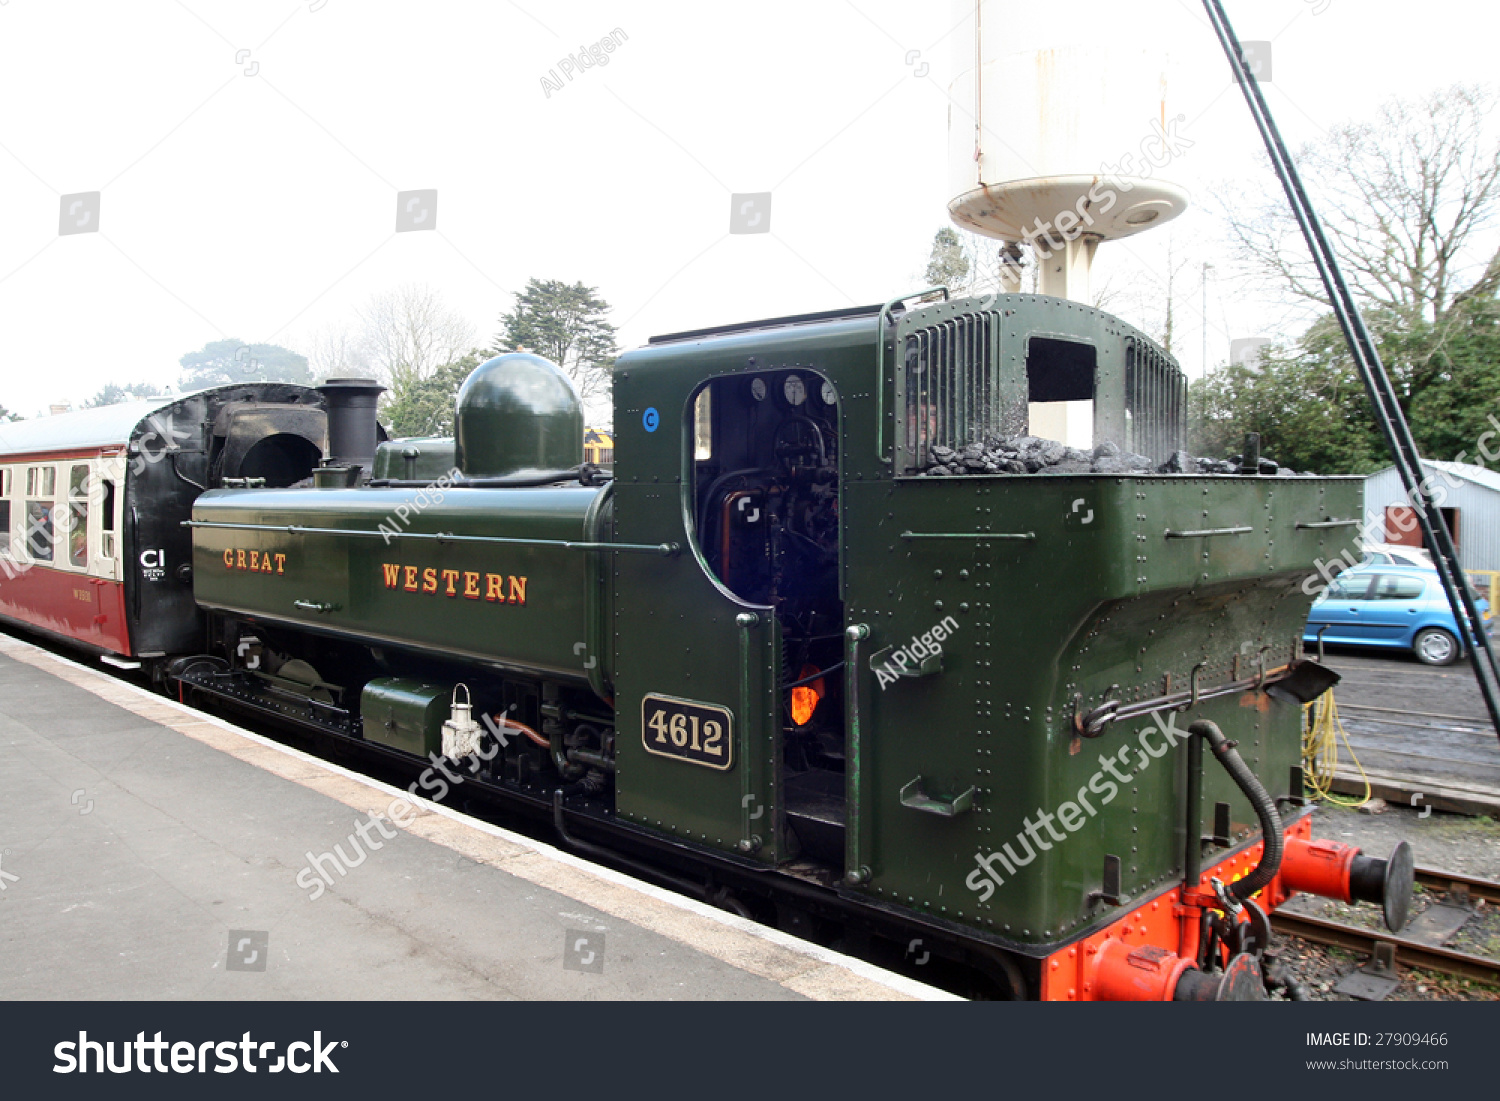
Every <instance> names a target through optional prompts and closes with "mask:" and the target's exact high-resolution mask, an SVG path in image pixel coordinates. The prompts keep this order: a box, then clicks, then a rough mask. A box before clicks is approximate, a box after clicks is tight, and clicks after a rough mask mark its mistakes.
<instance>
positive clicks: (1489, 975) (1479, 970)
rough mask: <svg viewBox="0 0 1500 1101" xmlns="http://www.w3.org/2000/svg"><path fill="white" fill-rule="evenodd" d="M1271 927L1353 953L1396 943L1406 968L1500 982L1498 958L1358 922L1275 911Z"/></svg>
mask: <svg viewBox="0 0 1500 1101" xmlns="http://www.w3.org/2000/svg"><path fill="white" fill-rule="evenodd" d="M1271 927H1272V928H1273V929H1275V930H1276V931H1277V932H1278V933H1286V934H1287V935H1289V936H1294V937H1301V938H1302V939H1303V940H1310V941H1314V942H1316V943H1318V944H1328V945H1332V946H1333V947H1335V948H1347V949H1349V950H1351V951H1354V952H1365V953H1371V954H1373V953H1374V951H1375V945H1376V944H1378V943H1380V942H1382V941H1384V942H1385V943H1387V944H1391V945H1394V946H1395V949H1396V960H1397V962H1398V963H1404V964H1406V966H1408V967H1420V968H1422V969H1423V970H1424V971H1438V972H1441V973H1442V974H1444V975H1458V976H1460V977H1461V978H1465V979H1478V980H1479V981H1480V982H1487V983H1495V984H1500V960H1492V959H1490V958H1489V957H1488V956H1474V955H1470V954H1469V953H1468V952H1456V951H1454V950H1453V949H1452V948H1440V947H1438V946H1437V945H1432V944H1423V943H1422V942H1421V941H1415V940H1408V939H1407V938H1405V937H1398V936H1395V935H1393V934H1391V933H1389V932H1386V931H1384V930H1381V929H1362V928H1360V927H1359V926H1357V925H1345V924H1344V923H1343V922H1340V921H1329V920H1328V919H1327V918H1320V917H1313V916H1312V915H1310V914H1294V913H1291V912H1289V911H1287V910H1277V911H1276V913H1275V914H1274V915H1272V917H1271Z"/></svg>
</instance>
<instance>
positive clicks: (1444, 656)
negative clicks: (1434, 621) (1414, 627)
mask: <svg viewBox="0 0 1500 1101" xmlns="http://www.w3.org/2000/svg"><path fill="white" fill-rule="evenodd" d="M1411 648H1412V650H1413V651H1414V652H1415V653H1416V655H1417V659H1418V660H1419V661H1425V662H1426V663H1427V664H1428V665H1451V664H1452V663H1453V660H1454V659H1455V658H1457V657H1458V639H1456V638H1454V637H1453V636H1452V635H1450V634H1449V633H1448V632H1447V631H1445V630H1443V629H1442V628H1441V627H1428V628H1427V629H1426V630H1424V631H1418V632H1417V637H1416V638H1415V639H1413V640H1412V644H1411Z"/></svg>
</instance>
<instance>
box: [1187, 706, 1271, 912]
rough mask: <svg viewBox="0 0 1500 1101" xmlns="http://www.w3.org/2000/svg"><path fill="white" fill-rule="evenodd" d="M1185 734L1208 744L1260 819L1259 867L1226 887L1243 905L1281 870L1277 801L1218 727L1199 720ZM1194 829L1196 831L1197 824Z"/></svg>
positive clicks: (1204, 720)
mask: <svg viewBox="0 0 1500 1101" xmlns="http://www.w3.org/2000/svg"><path fill="white" fill-rule="evenodd" d="M1188 733H1189V734H1194V735H1197V736H1198V737H1200V738H1202V739H1203V740H1204V741H1205V742H1207V743H1208V747H1209V748H1210V749H1212V750H1213V751H1214V756H1215V757H1217V758H1218V759H1219V764H1221V765H1223V766H1224V771H1225V772H1227V773H1229V775H1230V777H1231V778H1233V780H1234V782H1235V783H1236V784H1237V785H1238V786H1239V789H1240V790H1241V791H1243V792H1244V793H1245V798H1247V799H1249V800H1250V805H1251V806H1252V807H1254V808H1255V814H1256V817H1258V818H1259V819H1260V832H1261V834H1262V835H1263V836H1264V838H1265V846H1266V847H1265V851H1264V852H1263V853H1262V854H1261V858H1260V863H1259V864H1257V865H1256V866H1255V870H1254V871H1253V872H1251V873H1250V874H1249V875H1247V876H1246V877H1245V878H1244V879H1240V880H1236V881H1235V882H1234V883H1232V884H1231V885H1230V887H1229V892H1230V893H1231V894H1232V895H1234V897H1235V898H1237V899H1239V900H1240V901H1241V902H1244V901H1245V900H1246V899H1247V898H1249V897H1250V896H1251V895H1253V894H1255V892H1256V891H1258V890H1260V889H1261V888H1262V887H1264V886H1265V885H1266V884H1268V883H1270V882H1271V880H1273V879H1275V878H1276V873H1277V872H1279V871H1280V870H1281V856H1282V851H1283V849H1284V848H1285V845H1286V839H1285V838H1284V837H1283V836H1282V833H1281V815H1279V814H1277V813H1276V801H1275V800H1274V799H1272V798H1271V796H1270V794H1269V793H1268V792H1267V791H1266V789H1265V788H1264V787H1262V786H1261V782H1260V780H1258V779H1257V778H1256V776H1255V773H1253V772H1251V771H1250V766H1249V765H1247V764H1245V761H1244V759H1243V758H1242V757H1241V756H1240V755H1239V754H1238V753H1237V752H1235V748H1234V745H1235V743H1233V742H1231V741H1230V740H1229V739H1228V738H1226V737H1224V732H1223V731H1222V730H1220V729H1219V727H1218V724H1217V723H1211V722H1209V721H1208V720H1206V719H1200V720H1199V721H1198V722H1195V723H1193V724H1192V725H1191V726H1189V727H1188ZM1193 828H1194V829H1196V828H1197V825H1196V823H1195V824H1194V827H1193Z"/></svg>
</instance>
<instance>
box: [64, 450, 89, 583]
mask: <svg viewBox="0 0 1500 1101" xmlns="http://www.w3.org/2000/svg"><path fill="white" fill-rule="evenodd" d="M68 561H69V562H70V563H71V564H72V565H74V566H83V567H87V566H88V564H89V468H88V467H87V466H86V465H83V464H80V465H78V466H75V467H73V469H72V471H71V473H70V475H69V477H68Z"/></svg>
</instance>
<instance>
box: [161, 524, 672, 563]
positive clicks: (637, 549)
mask: <svg viewBox="0 0 1500 1101" xmlns="http://www.w3.org/2000/svg"><path fill="white" fill-rule="evenodd" d="M182 526H183V527H185V528H227V529H231V530H234V531H274V532H276V533H278V534H281V535H348V536H351V537H353V538H355V539H382V540H384V541H385V542H387V543H389V542H390V541H391V540H392V539H417V540H427V541H431V542H435V543H506V544H512V545H516V546H523V547H557V548H559V549H561V550H581V551H619V552H620V553H622V554H659V555H661V557H663V558H672V557H674V556H675V555H677V554H679V553H681V551H682V546H681V545H680V544H678V543H585V542H575V541H573V540H569V539H518V538H512V537H509V536H502V535H454V534H453V533H452V532H449V531H440V532H437V533H435V534H429V533H427V532H421V531H370V530H368V529H366V528H309V527H303V526H302V525H300V524H286V525H281V524H233V523H227V522H224V521H220V520H184V521H182Z"/></svg>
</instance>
